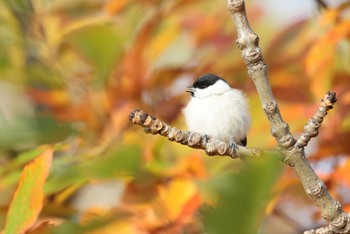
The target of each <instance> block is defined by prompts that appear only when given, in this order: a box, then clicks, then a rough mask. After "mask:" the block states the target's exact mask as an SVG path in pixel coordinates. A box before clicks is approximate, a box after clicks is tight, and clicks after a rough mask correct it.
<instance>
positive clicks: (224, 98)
mask: <svg viewBox="0 0 350 234" xmlns="http://www.w3.org/2000/svg"><path fill="white" fill-rule="evenodd" d="M186 92H189V93H190V94H191V100H190V101H189V103H188V104H187V105H186V106H185V107H184V109H183V110H182V111H183V114H184V116H185V120H186V124H187V127H188V129H189V130H190V131H194V132H198V133H201V134H204V135H208V136H211V137H213V138H215V139H217V140H221V141H224V142H227V143H231V142H232V141H234V142H235V143H237V144H239V145H243V146H246V145H247V137H246V136H247V131H248V130H249V127H250V116H249V111H248V105H247V101H246V98H245V95H244V94H243V92H242V91H241V90H238V89H234V88H232V87H231V86H230V85H229V84H228V83H227V81H225V80H224V79H222V78H221V77H219V76H217V75H214V74H206V75H203V76H201V77H199V78H198V79H197V80H196V81H195V82H194V83H193V85H192V86H190V87H188V89H187V90H186Z"/></svg>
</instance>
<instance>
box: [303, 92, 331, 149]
mask: <svg viewBox="0 0 350 234" xmlns="http://www.w3.org/2000/svg"><path fill="white" fill-rule="evenodd" d="M336 101H337V98H336V94H335V93H334V92H327V93H326V95H325V97H324V98H322V99H321V105H320V107H319V108H318V110H317V113H316V114H315V115H314V116H313V117H312V118H311V119H310V120H309V121H308V123H307V124H306V125H305V127H304V132H303V134H302V135H301V136H300V138H299V139H298V140H297V143H296V147H305V146H307V144H308V143H309V141H310V140H311V138H312V137H316V136H317V135H318V133H319V129H320V127H321V124H322V122H323V118H324V117H325V116H326V115H327V113H328V111H329V110H330V109H333V105H334V104H335V103H336Z"/></svg>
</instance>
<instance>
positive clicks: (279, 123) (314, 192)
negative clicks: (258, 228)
mask: <svg viewBox="0 0 350 234" xmlns="http://www.w3.org/2000/svg"><path fill="white" fill-rule="evenodd" d="M227 8H228V10H229V11H230V14H231V18H232V20H233V21H234V23H235V25H236V30H237V34H238V39H237V41H236V43H237V46H238V47H239V48H240V50H241V52H242V57H243V59H244V61H245V63H246V65H247V68H248V74H249V76H250V77H251V78H252V79H253V81H254V84H255V86H256V89H257V91H258V94H259V97H260V100H261V103H262V106H263V108H264V111H265V114H266V116H267V118H268V120H269V122H270V126H271V133H272V135H273V136H274V137H275V139H276V141H277V142H278V144H279V147H280V148H281V149H282V151H283V153H284V157H285V159H284V161H285V163H286V164H287V165H289V166H291V167H292V168H293V169H294V171H295V173H296V174H297V176H298V177H299V179H300V181H301V183H302V185H303V187H304V190H305V191H306V194H307V195H308V196H309V197H310V198H311V199H312V200H313V201H314V203H315V204H316V205H317V207H318V208H319V209H320V211H321V213H322V216H323V217H324V218H325V219H326V220H327V221H329V222H330V225H329V227H327V228H326V229H327V231H326V232H323V231H324V230H325V229H318V230H314V232H311V233H349V232H350V217H349V215H348V214H347V213H345V212H344V210H343V209H342V207H341V205H340V203H339V202H338V201H335V200H334V198H333V197H332V196H331V195H330V193H329V192H328V189H327V187H326V186H325V185H324V183H323V182H322V180H320V178H319V177H318V176H317V175H316V173H315V172H314V170H313V169H312V168H311V166H310V164H309V162H308V161H307V159H306V157H305V151H304V148H305V146H306V145H307V144H308V142H309V140H310V139H311V137H315V136H317V134H318V130H319V128H320V126H321V123H322V121H323V118H324V116H325V115H326V114H327V112H328V110H330V109H332V107H333V105H334V103H335V102H336V100H337V99H336V96H335V93H331V92H328V93H327V94H326V96H325V98H324V99H323V100H322V101H321V107H320V108H319V110H318V112H317V113H316V115H315V116H314V117H313V118H311V119H310V121H309V122H308V124H307V125H306V126H305V128H304V133H303V134H302V135H301V137H300V138H299V139H298V140H297V141H296V140H295V139H294V138H293V136H292V134H291V133H290V131H289V127H288V124H287V123H286V122H284V121H283V119H282V116H281V114H280V111H279V108H278V105H277V102H276V100H275V98H274V97H273V94H272V91H271V86H270V84H269V81H268V78H267V66H266V65H265V64H264V61H263V56H262V53H261V50H260V48H259V37H258V36H257V35H256V34H255V33H254V32H253V31H252V29H251V28H250V25H249V21H248V18H247V15H246V12H245V3H244V1H243V0H227ZM307 233H310V232H307Z"/></svg>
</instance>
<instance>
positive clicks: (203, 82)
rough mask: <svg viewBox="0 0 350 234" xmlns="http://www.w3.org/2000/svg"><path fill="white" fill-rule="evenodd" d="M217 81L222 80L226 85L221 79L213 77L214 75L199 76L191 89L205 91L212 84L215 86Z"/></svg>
mask: <svg viewBox="0 0 350 234" xmlns="http://www.w3.org/2000/svg"><path fill="white" fill-rule="evenodd" d="M218 80H222V81H224V82H226V83H227V81H226V80H224V79H222V78H221V77H219V76H217V75H215V74H210V73H209V74H205V75H202V76H200V77H199V78H198V79H197V80H196V81H195V82H194V83H193V86H192V87H193V88H198V89H205V88H207V87H209V86H211V85H213V84H215V83H216V82H217V81H218Z"/></svg>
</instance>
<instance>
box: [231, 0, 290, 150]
mask: <svg viewBox="0 0 350 234" xmlns="http://www.w3.org/2000/svg"><path fill="white" fill-rule="evenodd" d="M227 3H228V5H227V7H228V9H229V11H230V13H231V18H232V19H233V21H234V23H235V25H236V29H237V34H238V38H237V40H236V43H237V46H238V48H239V49H240V50H241V52H242V57H243V59H244V61H245V63H246V65H247V68H248V74H249V76H250V77H251V78H252V79H253V81H254V84H255V86H256V89H257V91H258V94H259V97H260V100H261V104H262V106H263V109H264V111H265V114H266V116H267V117H268V119H269V122H270V126H271V132H272V135H273V136H274V137H275V138H276V140H277V142H278V144H279V145H280V147H281V148H283V149H287V150H288V149H292V147H293V145H294V144H295V139H294V138H293V136H292V134H291V133H290V131H289V126H288V124H286V123H285V122H284V121H283V119H282V116H281V114H280V111H279V108H278V105H277V102H276V100H275V98H274V96H273V94H272V90H271V86H270V83H269V80H268V79H267V66H266V64H265V63H264V60H263V56H262V53H261V50H260V48H259V37H258V35H256V34H255V33H254V32H253V31H252V29H251V28H250V25H249V22H248V18H247V15H246V12H245V6H244V1H243V0H228V1H227Z"/></svg>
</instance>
